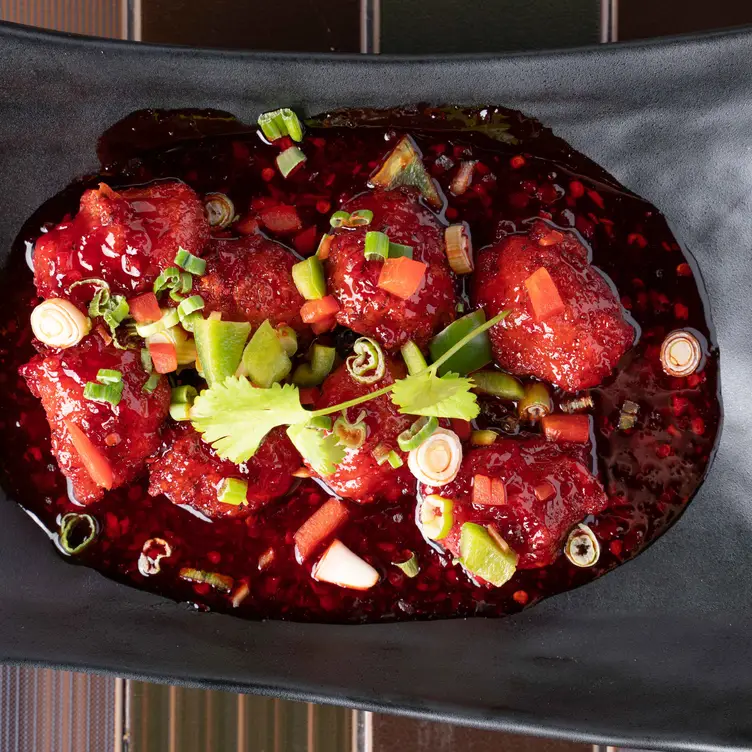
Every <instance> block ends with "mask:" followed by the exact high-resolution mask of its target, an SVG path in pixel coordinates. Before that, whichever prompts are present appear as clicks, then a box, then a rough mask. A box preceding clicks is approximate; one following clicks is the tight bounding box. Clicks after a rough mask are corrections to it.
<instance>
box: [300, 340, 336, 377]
mask: <svg viewBox="0 0 752 752" xmlns="http://www.w3.org/2000/svg"><path fill="white" fill-rule="evenodd" d="M336 354H337V351H336V350H335V348H333V347H327V346H326V345H320V344H318V343H316V344H315V345H313V346H312V347H311V349H310V362H309V363H301V364H300V365H299V366H298V367H297V368H296V369H295V373H293V375H292V383H293V384H295V385H296V386H303V387H308V386H318V385H319V384H321V383H322V382H323V381H324V379H325V378H326V377H327V376H328V375H329V372H330V371H331V370H332V368H333V367H334V358H335V356H336Z"/></svg>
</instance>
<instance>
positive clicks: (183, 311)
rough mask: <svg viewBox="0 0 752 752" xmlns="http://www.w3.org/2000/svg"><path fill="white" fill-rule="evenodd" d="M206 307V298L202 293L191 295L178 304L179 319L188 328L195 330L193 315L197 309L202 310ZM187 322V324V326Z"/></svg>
mask: <svg viewBox="0 0 752 752" xmlns="http://www.w3.org/2000/svg"><path fill="white" fill-rule="evenodd" d="M203 308H204V299H203V298H202V297H201V296H200V295H191V297H190V298H186V299H185V300H183V301H181V303H180V305H179V306H178V319H180V323H181V324H182V325H183V326H184V327H185V328H186V329H187V330H188V331H192V330H193V321H194V319H193V318H191V315H192V314H194V313H196V311H201V310H203ZM186 324H187V326H186Z"/></svg>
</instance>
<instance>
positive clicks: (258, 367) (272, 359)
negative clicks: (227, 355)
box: [201, 320, 292, 389]
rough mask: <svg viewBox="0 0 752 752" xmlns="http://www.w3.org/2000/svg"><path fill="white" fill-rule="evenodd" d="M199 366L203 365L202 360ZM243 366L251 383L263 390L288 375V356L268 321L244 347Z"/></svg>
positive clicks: (290, 365)
mask: <svg viewBox="0 0 752 752" xmlns="http://www.w3.org/2000/svg"><path fill="white" fill-rule="evenodd" d="M201 364H202V365H204V361H203V358H202V359H201ZM243 366H244V367H245V370H246V373H247V374H248V375H249V376H250V379H251V381H252V382H253V383H254V384H255V385H256V386H260V387H262V388H264V389H268V388H269V387H270V386H271V385H272V384H276V383H278V382H280V381H282V379H284V378H285V377H286V376H287V375H288V374H289V373H290V370H291V369H292V362H291V360H290V356H289V355H288V354H287V352H285V348H284V347H282V343H281V342H280V341H279V338H278V337H277V332H275V331H274V328H273V327H272V325H271V324H270V323H269V321H268V320H266V321H264V323H263V324H261V326H260V327H259V328H258V329H257V330H256V332H255V333H254V335H253V336H252V337H251V341H250V342H249V343H248V344H247V345H246V347H245V350H244V351H243Z"/></svg>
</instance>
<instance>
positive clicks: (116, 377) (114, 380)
mask: <svg viewBox="0 0 752 752" xmlns="http://www.w3.org/2000/svg"><path fill="white" fill-rule="evenodd" d="M122 380H123V374H122V372H121V371H116V370H115V369H113V368H100V369H99V370H98V371H97V381H98V382H99V383H100V384H120V383H121V382H122Z"/></svg>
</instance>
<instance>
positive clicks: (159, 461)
mask: <svg viewBox="0 0 752 752" xmlns="http://www.w3.org/2000/svg"><path fill="white" fill-rule="evenodd" d="M302 464H303V463H302V460H301V459H300V455H299V454H298V452H297V450H296V449H295V447H294V446H293V445H292V442H291V441H290V439H289V438H288V437H287V434H286V433H285V429H284V428H274V429H273V430H272V431H271V432H270V433H269V434H268V435H267V437H266V438H265V439H264V441H263V442H262V443H261V446H260V447H259V449H258V451H257V452H256V454H255V455H254V456H253V457H252V458H251V459H250V460H248V462H244V463H243V464H242V465H235V464H234V463H232V462H230V461H229V460H223V459H220V458H219V457H217V455H216V453H215V451H214V450H213V449H212V448H211V446H210V445H209V444H206V443H205V442H204V441H202V439H201V436H200V435H199V434H198V433H197V432H196V431H194V430H193V428H192V427H191V426H190V425H188V424H179V425H177V426H175V427H174V428H172V429H171V430H169V431H168V432H167V433H166V434H165V440H164V444H163V450H162V453H161V454H160V455H159V456H158V457H155V458H153V459H151V460H149V493H150V494H151V495H152V496H159V495H160V494H164V495H165V496H166V497H167V498H168V499H169V500H170V501H171V502H172V503H173V504H183V505H187V506H190V507H193V508H194V509H196V510H197V511H199V512H201V513H202V514H204V515H206V516H207V517H210V518H212V519H220V518H229V517H247V516H248V515H249V514H250V513H251V512H255V511H256V510H257V509H260V508H261V507H263V506H265V505H266V504H268V503H269V502H271V501H273V500H274V499H278V498H279V497H280V496H284V495H285V494H286V493H287V492H288V491H289V490H290V489H291V488H292V486H293V483H294V481H295V478H294V477H293V475H292V473H294V472H295V471H296V470H297V469H298V468H300V467H301V465H302ZM225 478H240V479H241V480H246V481H248V493H247V495H246V499H247V500H248V504H247V505H239V506H233V505H232V504H223V503H222V502H220V501H219V500H218V499H217V491H218V489H219V485H220V483H221V482H222V480H224V479H225Z"/></svg>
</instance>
